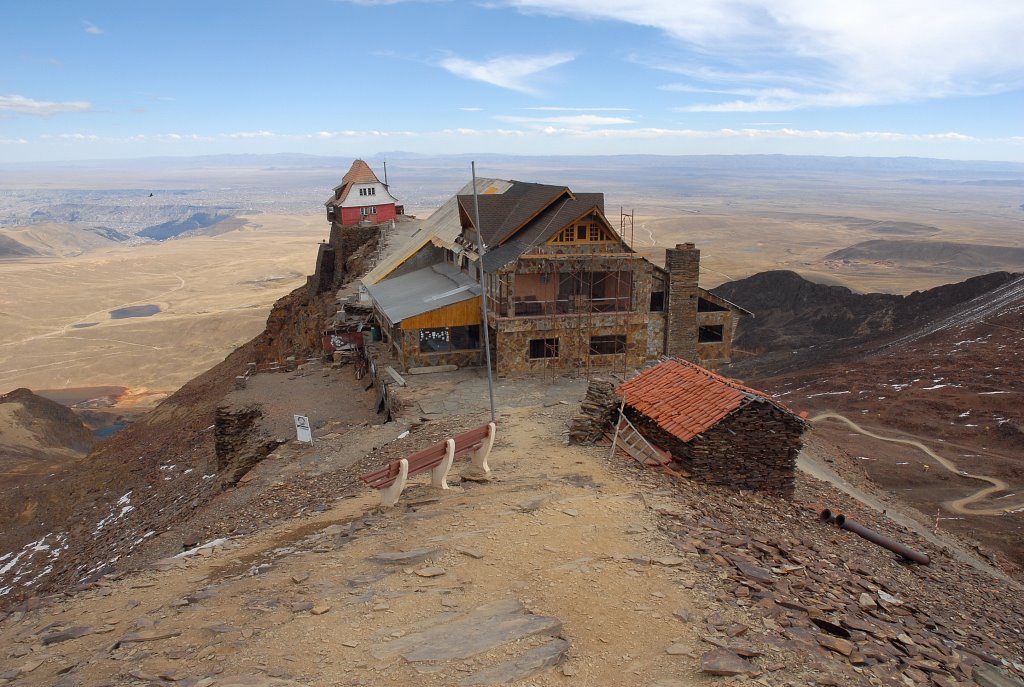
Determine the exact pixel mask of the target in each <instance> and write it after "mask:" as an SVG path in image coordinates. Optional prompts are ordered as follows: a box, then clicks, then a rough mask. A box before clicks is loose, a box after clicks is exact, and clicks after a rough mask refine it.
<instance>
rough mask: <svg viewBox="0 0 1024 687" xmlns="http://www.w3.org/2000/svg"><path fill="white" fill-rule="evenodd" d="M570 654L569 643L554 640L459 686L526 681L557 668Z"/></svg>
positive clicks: (471, 676) (476, 674)
mask: <svg viewBox="0 0 1024 687" xmlns="http://www.w3.org/2000/svg"><path fill="white" fill-rule="evenodd" d="M568 652H569V642H568V641H567V640H565V639H553V640H551V641H550V642H547V643H545V644H541V645H540V646H538V647H536V648H534V649H530V650H529V651H527V652H526V653H525V654H523V655H522V656H517V657H516V658H513V659H512V660H510V661H505V662H504V663H500V664H498V665H496V666H494V667H493V668H487V669H486V670H481V671H480V672H479V673H475V674H473V675H470V676H469V677H467V678H466V679H465V680H463V681H462V682H460V683H459V684H460V685H464V686H465V687H470V686H471V685H503V684H506V683H509V682H517V681H519V680H525V679H526V678H528V677H530V676H531V675H535V674H536V673H539V672H540V671H542V670H544V669H545V668H550V667H551V666H557V665H558V664H559V663H561V662H562V661H564V660H565V655H566V654H567V653H568Z"/></svg>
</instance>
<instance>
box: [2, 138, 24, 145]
mask: <svg viewBox="0 0 1024 687" xmlns="http://www.w3.org/2000/svg"><path fill="white" fill-rule="evenodd" d="M27 144H28V141H26V140H25V139H24V138H0V146H14V145H27Z"/></svg>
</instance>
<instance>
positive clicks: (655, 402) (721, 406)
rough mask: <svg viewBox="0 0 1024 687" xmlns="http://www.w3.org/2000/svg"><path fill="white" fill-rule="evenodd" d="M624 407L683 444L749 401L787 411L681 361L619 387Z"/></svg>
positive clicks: (759, 393) (658, 367)
mask: <svg viewBox="0 0 1024 687" xmlns="http://www.w3.org/2000/svg"><path fill="white" fill-rule="evenodd" d="M616 392H617V393H618V394H619V396H621V397H622V398H623V399H625V401H626V404H627V405H629V406H631V407H633V408H635V409H636V410H637V411H639V412H641V413H643V414H644V415H646V416H647V417H649V418H651V419H652V420H654V421H655V422H657V423H658V426H660V427H661V428H662V429H664V430H665V431H666V432H668V433H670V434H672V435H673V436H675V437H678V438H679V439H682V440H683V441H690V440H691V439H693V438H694V437H695V436H697V435H698V434H702V433H704V432H706V431H707V430H709V429H711V428H712V427H714V426H715V425H716V424H718V423H719V422H720V421H722V420H723V419H724V418H725V417H726V416H727V415H729V414H730V413H732V412H733V411H735V410H736V409H737V408H740V407H742V406H744V405H746V404H748V403H750V402H752V401H767V402H768V403H771V404H772V405H774V406H776V407H777V408H779V409H781V410H783V411H785V412H787V413H789V412H790V411H789V409H787V408H786V407H785V406H783V405H781V404H780V403H777V402H775V401H773V400H772V399H771V397H769V396H768V395H767V394H766V393H764V392H763V391H757V390H756V389H751V388H750V387H746V386H743V385H742V384H740V383H739V382H737V381H736V380H734V379H729V378H728V377H723V376H722V375H719V374H715V373H714V372H712V371H710V370H706V369H704V368H703V367H701V366H700V365H695V364H693V363H689V362H686V361H683V360H675V359H673V360H666V361H665V362H663V363H660V364H658V365H655V366H654V367H652V368H650V369H648V370H645V371H644V372H641V373H640V374H639V375H637V376H636V377H634V378H633V379H631V380H629V381H628V382H624V383H623V384H620V385H619V388H618V389H616Z"/></svg>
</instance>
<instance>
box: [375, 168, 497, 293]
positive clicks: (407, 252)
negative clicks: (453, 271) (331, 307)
mask: <svg viewBox="0 0 1024 687" xmlns="http://www.w3.org/2000/svg"><path fill="white" fill-rule="evenodd" d="M510 188H512V182H511V181H506V180H504V179H484V178H481V177H477V180H476V192H477V193H479V194H480V195H484V196H489V195H494V194H501V193H504V192H505V191H507V190H509V189H510ZM472 193H473V182H471V181H470V182H468V183H467V184H466V185H465V186H463V187H462V188H461V189H460V190H459V193H458V194H456V195H454V196H452V197H451V198H449V199H448V200H446V201H445V203H444V205H442V206H441V207H439V208H438V209H437V210H434V212H433V213H432V214H431V215H430V217H428V218H426V219H425V220H423V222H422V224H421V225H420V228H419V231H417V232H416V233H415V234H413V235H412V236H411V237H409V240H408V241H407V242H406V243H404V244H402V245H401V246H398V247H397V248H396V250H395V252H394V253H392V254H391V255H390V256H389V257H388V258H386V259H384V260H382V261H381V262H379V263H377V266H376V267H374V268H373V269H372V270H370V271H369V272H367V273H366V275H365V276H364V277H363V279H362V282H363V284H364V285H366V286H369V285H371V284H376V283H377V282H379V281H380V280H382V279H384V278H385V277H387V276H388V275H389V274H391V273H392V272H394V271H395V270H396V269H397V268H398V267H399V266H400V265H401V264H402V263H404V262H405V261H406V260H408V259H409V258H411V257H412V256H414V255H416V253H418V252H419V251H420V249H421V248H423V246H425V245H427V243H429V242H431V241H432V242H433V243H434V245H436V246H440V247H441V248H449V249H452V248H454V247H455V246H456V245H457V244H456V243H455V239H456V237H457V236H459V234H461V233H462V223H461V222H460V221H459V202H458V197H459V195H467V194H472Z"/></svg>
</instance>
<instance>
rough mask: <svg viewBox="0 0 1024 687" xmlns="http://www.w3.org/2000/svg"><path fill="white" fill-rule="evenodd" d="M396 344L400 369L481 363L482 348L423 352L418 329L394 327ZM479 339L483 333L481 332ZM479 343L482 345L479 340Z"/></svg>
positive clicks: (465, 365) (397, 361) (462, 365)
mask: <svg viewBox="0 0 1024 687" xmlns="http://www.w3.org/2000/svg"><path fill="white" fill-rule="evenodd" d="M392 335H393V336H395V337H396V339H395V342H396V343H397V344H398V348H399V349H400V350H399V359H398V360H396V364H397V365H401V366H402V367H401V368H400V369H403V370H408V369H409V368H410V367H431V366H433V365H458V366H459V367H474V366H477V365H482V364H483V356H484V351H483V348H480V349H479V350H475V351H450V352H439V353H425V352H423V351H421V350H420V330H419V329H400V328H398V327H396V328H395V329H394V331H393V334H392ZM481 339H483V334H482V333H481ZM480 345H481V346H483V341H482V340H481V342H480Z"/></svg>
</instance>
